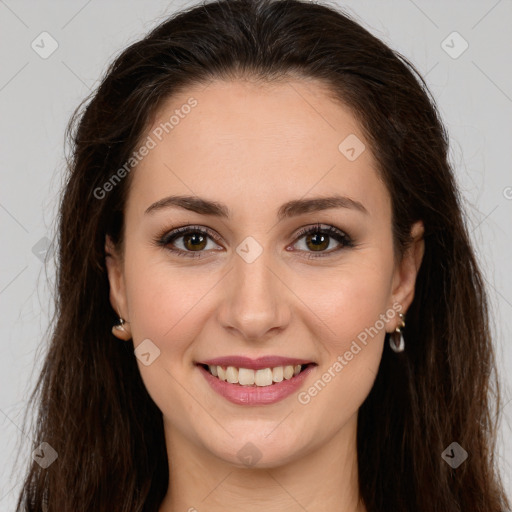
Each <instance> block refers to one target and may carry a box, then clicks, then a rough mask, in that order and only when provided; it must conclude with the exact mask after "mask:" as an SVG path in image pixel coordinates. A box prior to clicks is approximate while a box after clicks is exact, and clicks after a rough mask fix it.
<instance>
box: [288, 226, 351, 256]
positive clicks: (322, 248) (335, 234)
mask: <svg viewBox="0 0 512 512" xmlns="http://www.w3.org/2000/svg"><path fill="white" fill-rule="evenodd" d="M302 238H304V243H303V246H304V247H305V248H299V249H300V251H301V252H306V253H307V257H308V258H315V257H322V256H329V255H331V254H333V253H338V252H339V251H340V250H341V249H343V248H346V247H354V243H353V242H352V240H351V238H350V237H349V236H348V235H347V234H345V233H344V232H343V231H341V230H339V229H338V228H335V227H334V226H326V227H322V225H321V224H315V225H314V226H309V227H307V228H304V229H303V230H301V231H300V232H299V233H298V234H297V239H298V241H299V240H300V239H302ZM333 240H334V241H335V243H334V244H331V242H332V241H333ZM298 241H297V242H296V244H297V243H298ZM336 243H337V244H338V247H336ZM331 245H334V248H332V247H331ZM329 247H331V250H329V251H327V250H326V249H328V248H329ZM314 253H317V254H314Z"/></svg>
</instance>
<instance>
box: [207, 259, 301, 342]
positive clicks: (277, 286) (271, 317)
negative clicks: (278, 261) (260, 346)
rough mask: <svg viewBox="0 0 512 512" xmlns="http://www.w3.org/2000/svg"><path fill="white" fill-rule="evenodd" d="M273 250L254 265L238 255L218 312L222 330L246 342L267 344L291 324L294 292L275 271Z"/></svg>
mask: <svg viewBox="0 0 512 512" xmlns="http://www.w3.org/2000/svg"><path fill="white" fill-rule="evenodd" d="M268 252H269V251H263V253H262V254H261V255H260V256H259V257H258V258H257V259H256V260H255V261H253V262H252V263H248V262H247V261H245V260H244V259H243V258H242V257H240V256H238V255H234V267H233V268H232V270H231V272H229V275H227V276H226V280H227V281H228V282H226V283H225V284H224V289H223V299H222V303H221V305H220V308H219V309H218V313H217V314H218V319H219V321H220V323H221V325H222V327H223V328H224V329H226V330H228V331H230V334H231V335H235V336H238V337H240V338H242V339H245V340H246V341H256V342H259V341H264V340H267V339H268V338H269V337H271V336H274V335H276V334H278V333H280V332H282V331H283V330H284V329H285V328H286V326H287V325H288V324H289V321H290V317H291V314H290V304H289V298H290V294H291V292H290V290H289V288H287V286H286V283H285V280H284V279H283V277H284V276H282V275H279V272H278V271H276V270H277V269H275V267H276V265H272V266H273V267H274V269H272V268H271V261H270V259H271V258H270V255H268V254H267V253H268Z"/></svg>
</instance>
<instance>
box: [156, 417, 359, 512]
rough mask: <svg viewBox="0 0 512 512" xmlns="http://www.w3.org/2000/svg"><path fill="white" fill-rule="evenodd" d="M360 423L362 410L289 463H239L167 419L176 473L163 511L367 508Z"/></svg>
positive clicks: (353, 511)
mask: <svg viewBox="0 0 512 512" xmlns="http://www.w3.org/2000/svg"><path fill="white" fill-rule="evenodd" d="M356 426H357V415H355V416H354V417H353V418H352V419H351V420H350V421H349V422H348V423H347V424H345V425H344V427H343V428H342V429H341V430H340V431H339V432H337V433H336V434H335V435H334V436H333V437H332V438H331V439H330V441H329V442H328V443H325V444H323V445H322V446H321V447H317V448H314V449H311V450H310V451H309V452H307V453H304V454H303V455H302V456H301V457H298V458H297V457H296V458H291V460H290V461H289V462H287V463H284V464H281V465H273V466H272V467H257V466H255V467H237V466H234V465H233V464H230V463H228V462H226V461H224V460H222V459H220V458H218V457H216V456H215V455H214V454H212V453H211V452H208V450H206V449H205V448H204V447H203V446H198V445H196V444H194V443H193V442H191V441H190V439H188V438H186V437H184V436H183V435H182V434H181V433H180V432H178V431H177V430H175V429H173V428H171V427H170V426H169V425H165V435H166V444H167V452H168V460H169V461H170V464H169V475H170V478H169V487H168V492H167V495H166V497H165V499H164V501H163V503H162V505H161V507H160V509H159V512H182V511H188V512H202V511H203V510H208V512H221V511H222V512H227V511H230V510H244V512H256V511H258V512H259V511H261V510H262V509H264V510H266V511H267V512H274V511H276V512H277V511H279V512H292V511H293V512H296V511H299V510H307V511H308V512H366V509H365V507H364V505H363V504H362V503H361V502H360V500H359V485H358V467H357V449H356V430H357V429H356ZM227 507H229V508H227Z"/></svg>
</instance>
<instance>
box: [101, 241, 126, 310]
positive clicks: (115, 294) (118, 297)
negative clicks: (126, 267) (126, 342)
mask: <svg viewBox="0 0 512 512" xmlns="http://www.w3.org/2000/svg"><path fill="white" fill-rule="evenodd" d="M105 265H106V267H107V274H108V280H109V283H110V304H111V305H112V307H113V308H114V311H116V312H117V315H118V316H120V317H122V318H123V319H125V320H128V318H127V315H128V307H127V300H126V288H125V282H124V272H123V261H122V258H121V256H120V254H119V252H118V250H117V249H116V247H115V245H114V243H113V242H112V239H111V238H110V236H109V235H106V237H105Z"/></svg>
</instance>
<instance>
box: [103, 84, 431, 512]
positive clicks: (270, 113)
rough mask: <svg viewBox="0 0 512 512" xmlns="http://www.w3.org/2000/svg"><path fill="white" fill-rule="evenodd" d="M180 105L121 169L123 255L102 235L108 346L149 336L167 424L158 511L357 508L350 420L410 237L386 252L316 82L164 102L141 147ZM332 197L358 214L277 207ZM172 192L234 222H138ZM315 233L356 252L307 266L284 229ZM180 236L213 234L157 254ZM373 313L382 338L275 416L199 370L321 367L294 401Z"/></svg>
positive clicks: (236, 87) (380, 196) (332, 108)
mask: <svg viewBox="0 0 512 512" xmlns="http://www.w3.org/2000/svg"><path fill="white" fill-rule="evenodd" d="M190 97H193V98H195V99H196V100H197V101H198V105H197V106H196V107H195V108H194V109H192V111H191V112H190V113H189V114H188V115H187V116H184V119H181V120H180V122H179V124H178V125H177V126H175V127H174V129H173V130H172V131H170V132H169V134H167V135H166V136H165V137H164V138H163V139H162V141H161V142H159V143H158V144H157V146H156V147H155V148H153V149H152V150H151V151H150V152H149V154H148V155H147V156H146V157H145V158H144V159H143V160H142V161H141V162H140V163H139V164H138V166H137V168H136V169H135V170H134V171H132V172H133V173H134V174H133V176H132V178H133V181H132V183H131V188H130V192H129V195H128V199H127V204H126V211H125V245H124V252H123V253H121V252H118V251H116V249H115V248H114V247H113V245H112V243H111V241H110V239H109V238H108V237H107V239H106V250H107V253H108V256H107V258H106V262H107V268H108V276H109V281H110V286H111V292H110V300H111V303H112V306H113V307H114V309H115V310H116V311H117V312H118V313H119V315H120V316H122V317H123V318H124V319H126V320H127V322H129V323H127V324H125V330H124V331H121V330H115V332H116V335H117V336H118V337H120V338H121V339H127V340H130V339H132V340H133V345H134V347H137V346H138V345H139V344H140V343H141V342H142V341H143V340H145V339H147V338H149V339H150V340H151V341H152V342H153V343H154V344H155V345H156V346H157V347H158V348H159V350H160V355H159V357H157V358H156V359H155V360H154V361H153V362H152V363H151V364H150V365H148V366H145V365H144V364H142V363H141V361H140V360H139V359H137V363H138V365H139V368H140V372H141V376H142V379H143V381H144V384H145V386H146V387H147V390H148V392H149V394H150V395H151V397H152V399H153V400H154V402H155V403H156V405H157V406H158V407H159V408H160V410H161V411H162V413H163V418H164V427H165V437H166V443H167V452H168V459H169V467H170V481H169V492H168V494H167V496H166V498H165V500H164V502H163V503H162V506H161V508H160V512H177V511H187V510H189V511H193V510H197V511H202V510H208V511H209V512H216V511H220V510H222V511H223V512H226V510H229V511H235V510H237V511H238V510H244V511H249V512H252V511H261V510H263V509H264V510H267V511H269V512H271V511H280V512H283V511H284V512H292V511H294V512H295V511H297V512H299V511H303V510H305V509H307V510H308V512H317V511H318V512H320V511H322V512H331V511H332V512H334V511H337V512H340V511H344V512H354V511H357V512H362V511H365V510H366V509H365V508H364V506H363V505H362V503H360V502H359V493H358V476H357V475H358V473H357V451H356V428H357V413H358V409H359V407H360V406H361V404H362V403H363V401H364V400H365V398H366V396H367V395H368V393H369V392H370V390H371V388H372V386H373V383H374V379H375V376H376V373H377V371H378V366H379V362H380V359H381V356H382V350H383V345H384V336H385V332H386V331H387V332H392V331H394V330H395V328H396V327H397V326H398V325H399V323H400V321H399V318H398V316H397V315H393V317H392V318H390V316H391V315H389V314H386V312H389V311H390V310H393V305H395V308H396V307H397V305H398V308H399V307H401V308H402V309H401V311H402V312H403V313H406V311H407V308H408V307H409V305H410V303H411V301H412V299H413V296H414V283H415V279H416V275H417V272H418V269H419V266H420V263H421V259H422V256H423V250H424V242H423V239H422V234H423V226H422V224H421V222H419V223H417V224H415V225H414V226H413V228H412V235H413V237H414V242H413V244H412V245H411V247H410V249H409V250H408V251H407V252H406V253H405V254H404V257H403V258H402V259H401V260H398V259H396V258H395V256H394V253H393V240H392V231H391V200H390V194H389V192H388V190H387V188H386V187H385V185H384V183H383V182H382V181H381V179H380V178H379V176H378V173H377V171H376V167H375V162H374V159H373V157H372V155H371V152H370V150H369V146H368V144H367V143H366V141H365V139H364V137H363V135H362V131H361V129H360V128H359V126H358V123H357V122H356V120H355V118H354V117H353V116H352V115H351V113H350V111H349V110H348V109H347V108H344V107H342V106H341V105H340V104H338V103H334V102H333V101H332V100H331V99H330V98H329V97H328V95H327V94H326V91H325V89H324V88H323V87H322V84H320V83H317V82H314V81H306V80H300V79H296V80H292V79H290V80H289V81H287V82H282V83H277V84H273V85H269V84H266V85H261V84H260V85H256V84H255V83H253V82H249V81H242V80H239V81H233V82H221V81H216V82H213V83H211V84H210V85H208V86H207V87H205V86H204V85H202V86H196V87H194V88H190V89H189V90H187V91H186V93H183V94H180V95H177V96H174V97H172V98H169V99H168V100H167V102H166V103H165V104H164V105H163V106H162V107H161V108H160V110H159V112H158V114H157V116H156V117H155V119H153V123H152V126H151V127H150V129H149V130H148V132H147V133H146V134H145V136H147V135H148V134H150V133H151V131H152V130H154V129H155V127H157V126H158V125H159V124H160V123H161V122H164V121H166V120H168V119H169V117H170V116H171V115H172V114H173V113H174V111H175V110H176V109H180V107H181V106H182V105H184V104H185V103H186V102H187V100H188V99H189V98H190ZM350 134H355V135H356V136H357V137H358V138H359V139H360V140H361V141H362V142H363V143H364V144H365V145H366V150H365V151H363V152H362V153H361V154H360V156H359V157H358V158H357V159H356V160H354V161H349V160H348V159H347V158H346V157H345V156H344V155H343V154H342V153H341V152H340V151H339V149H338V146H339V144H340V143H341V142H342V141H343V140H344V139H345V138H346V137H347V136H348V135H350ZM334 192H335V193H338V194H340V195H343V196H347V197H349V198H351V199H353V200H356V201H359V202H360V203H362V204H363V205H364V207H365V209H366V210H367V213H363V212H360V211H358V210H357V209H355V208H331V209H326V210H323V211H317V212H310V213H303V214H300V215H299V216H296V217H293V218H288V219H284V220H281V221H280V222H278V220H277V217H276V215H277V211H278V209H279V207H280V206H281V205H282V204H283V203H284V202H286V201H289V200H292V199H301V198H311V197H317V196H329V195H332V194H333V193H334ZM171 194H187V195H197V196H200V197H202V198H206V199H209V200H214V201H218V202H221V203H224V204H226V205H227V206H228V207H229V209H230V211H231V212H232V218H230V219H219V218H216V217H214V216H211V215H203V214H199V213H195V212H191V211H187V210H185V209H181V208H176V207H169V208H166V209H161V210H156V211H154V212H153V213H151V214H145V213H144V212H145V210H146V209H147V208H148V207H149V206H150V205H151V204H153V203H154V202H156V201H159V200H160V199H162V198H164V197H166V196H169V195H171ZM316 223H321V224H322V227H327V226H334V227H336V228H338V229H339V230H341V231H343V232H345V233H347V234H348V235H349V236H350V237H351V238H352V239H353V241H354V243H355V246H354V247H344V246H343V245H341V244H340V243H339V242H337V241H336V240H335V239H334V238H332V237H331V238H329V239H328V240H330V241H329V245H328V246H327V243H326V244H325V246H324V248H323V249H322V251H323V254H326V255H325V256H324V257H318V258H316V259H307V258H306V256H307V255H308V254H311V253H313V254H318V251H316V252H315V245H314V243H311V241H309V242H308V238H307V236H302V237H301V238H297V237H296V234H297V233H298V231H299V229H300V228H303V227H305V226H310V225H312V224H316ZM187 225H198V226H201V227H209V228H211V229H212V230H213V231H214V233H217V234H218V235H219V237H220V239H221V241H220V242H216V241H215V240H213V239H210V238H209V237H208V238H207V240H208V245H207V246H205V245H204V244H203V245H202V246H201V248H200V249H199V251H202V253H203V254H202V255H203V256H204V257H203V258H187V257H180V256H177V255H174V254H172V253H170V252H169V251H168V249H166V248H163V247H159V246H156V245H155V244H154V243H153V240H154V239H155V238H157V236H158V235H159V234H160V233H161V232H163V231H166V232H169V231H171V229H174V228H177V227H182V226H187ZM248 236H252V237H253V238H254V239H256V240H257V241H258V243H259V244H260V246H261V248H262V250H263V252H262V254H261V255H260V256H259V257H258V258H257V259H256V260H255V261H253V262H252V263H250V264H249V263H247V262H246V261H245V260H244V259H243V258H242V257H240V256H239V255H238V253H237V252H236V248H237V246H238V245H239V244H240V243H241V242H242V241H243V240H244V239H245V238H246V237H248ZM184 244H185V239H184V237H183V236H181V238H177V239H175V240H174V247H175V248H178V249H182V250H183V251H186V250H188V251H189V253H191V252H193V251H194V246H193V244H190V243H189V244H188V245H184ZM290 247H291V250H286V248H290ZM336 249H338V250H336ZM329 251H333V252H330V254H329V255H327V253H328V252H329ZM334 251H335V252H334ZM196 252H197V250H196ZM383 314H384V316H385V318H386V321H385V322H384V326H383V327H382V329H380V330H378V334H376V335H374V336H373V337H372V338H369V340H368V343H367V345H365V346H362V345H361V344H360V345H361V346H362V350H361V351H360V352H359V353H357V355H355V356H354V357H353V359H352V360H350V361H349V362H348V364H346V365H345V366H344V367H343V369H342V371H339V372H337V373H336V372H335V375H336V376H335V377H334V378H332V379H331V381H330V382H329V383H328V384H327V385H326V386H325V387H324V388H323V389H322V390H321V391H320V392H318V394H317V395H316V396H314V397H313V398H311V400H310V401H309V403H307V404H302V403H299V401H298V398H297V394H296V393H293V394H292V395H291V396H289V397H287V398H286V399H284V400H281V401H280V402H278V403H275V404H272V405H265V406H258V407H254V406H240V405H235V404H233V403H231V402H229V401H227V400H226V399H224V398H223V397H221V396H220V395H218V394H217V393H215V392H214V391H213V390H212V389H211V388H210V387H209V385H208V384H207V382H206V380H205V378H204V377H203V375H202V374H201V372H200V371H199V369H198V368H197V367H196V366H195V362H197V361H201V360H203V361H204V360H206V359H209V358H213V357H218V356H226V355H245V356H248V357H252V358H256V357H259V356H262V355H279V356H291V357H299V358H304V359H307V360H310V361H314V362H316V363H317V364H318V366H317V367H316V368H315V369H314V371H313V372H312V373H311V374H310V375H309V377H308V378H307V380H306V382H305V383H304V385H303V387H302V388H301V390H300V391H304V390H306V391H307V389H308V388H310V387H311V386H312V385H313V384H314V382H315V381H317V380H318V379H319V378H320V377H321V376H322V374H324V373H325V372H328V369H329V368H331V373H332V366H333V363H334V362H335V361H336V360H337V358H338V356H340V355H343V354H345V353H346V352H347V350H349V348H350V346H351V343H352V342H353V341H354V340H356V339H357V336H358V334H360V333H361V332H362V331H364V330H365V328H370V327H371V326H375V325H376V321H377V320H378V319H379V315H383ZM406 350H407V348H406ZM247 443H252V444H253V445H254V446H255V447H256V448H257V450H258V453H259V454H260V459H259V460H258V461H257V462H256V463H255V464H253V465H251V466H250V467H248V466H246V465H244V464H243V462H242V461H241V459H240V458H239V456H238V455H237V453H238V451H239V450H240V449H241V448H243V447H244V446H245V445H246V444H247Z"/></svg>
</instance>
